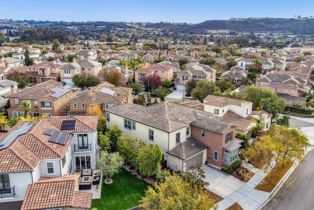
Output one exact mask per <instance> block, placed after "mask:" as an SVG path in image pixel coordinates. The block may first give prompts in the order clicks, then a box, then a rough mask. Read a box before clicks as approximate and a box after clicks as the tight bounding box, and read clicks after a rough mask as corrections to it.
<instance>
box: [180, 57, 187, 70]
mask: <svg viewBox="0 0 314 210" xmlns="http://www.w3.org/2000/svg"><path fill="white" fill-rule="evenodd" d="M188 62H189V60H188V58H186V57H183V58H180V59H179V65H180V67H181V68H182V67H183V66H184V65H185V64H187V63H188Z"/></svg>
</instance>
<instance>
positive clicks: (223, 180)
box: [204, 166, 244, 198]
mask: <svg viewBox="0 0 314 210" xmlns="http://www.w3.org/2000/svg"><path fill="white" fill-rule="evenodd" d="M204 170H205V175H206V177H205V180H206V182H208V183H209V186H207V189H208V190H210V191H212V192H213V193H216V194H217V195H219V196H221V197H223V198H225V197H227V196H228V195H230V194H232V193H233V192H234V191H236V190H237V189H239V188H241V187H242V186H243V185H244V182H242V181H241V180H239V179H237V178H235V177H233V176H231V175H229V174H225V173H223V172H221V171H219V170H217V169H214V168H211V167H209V166H204Z"/></svg>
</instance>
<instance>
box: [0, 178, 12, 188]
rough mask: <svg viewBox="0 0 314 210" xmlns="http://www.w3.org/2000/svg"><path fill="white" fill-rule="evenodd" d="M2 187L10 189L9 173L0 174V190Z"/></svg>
mask: <svg viewBox="0 0 314 210" xmlns="http://www.w3.org/2000/svg"><path fill="white" fill-rule="evenodd" d="M4 189H10V178H9V174H1V175H0V191H1V190H4Z"/></svg>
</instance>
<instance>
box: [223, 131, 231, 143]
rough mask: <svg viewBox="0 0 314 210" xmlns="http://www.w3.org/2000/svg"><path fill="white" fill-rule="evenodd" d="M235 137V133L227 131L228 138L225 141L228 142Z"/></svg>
mask: <svg viewBox="0 0 314 210" xmlns="http://www.w3.org/2000/svg"><path fill="white" fill-rule="evenodd" d="M232 139H233V133H232V132H230V133H227V135H226V138H225V142H226V143H228V142H229V141H232Z"/></svg>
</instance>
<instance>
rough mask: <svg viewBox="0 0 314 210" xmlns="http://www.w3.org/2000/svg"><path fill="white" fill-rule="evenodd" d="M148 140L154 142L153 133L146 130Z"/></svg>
mask: <svg viewBox="0 0 314 210" xmlns="http://www.w3.org/2000/svg"><path fill="white" fill-rule="evenodd" d="M148 139H149V140H151V141H154V131H153V130H151V129H148Z"/></svg>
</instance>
